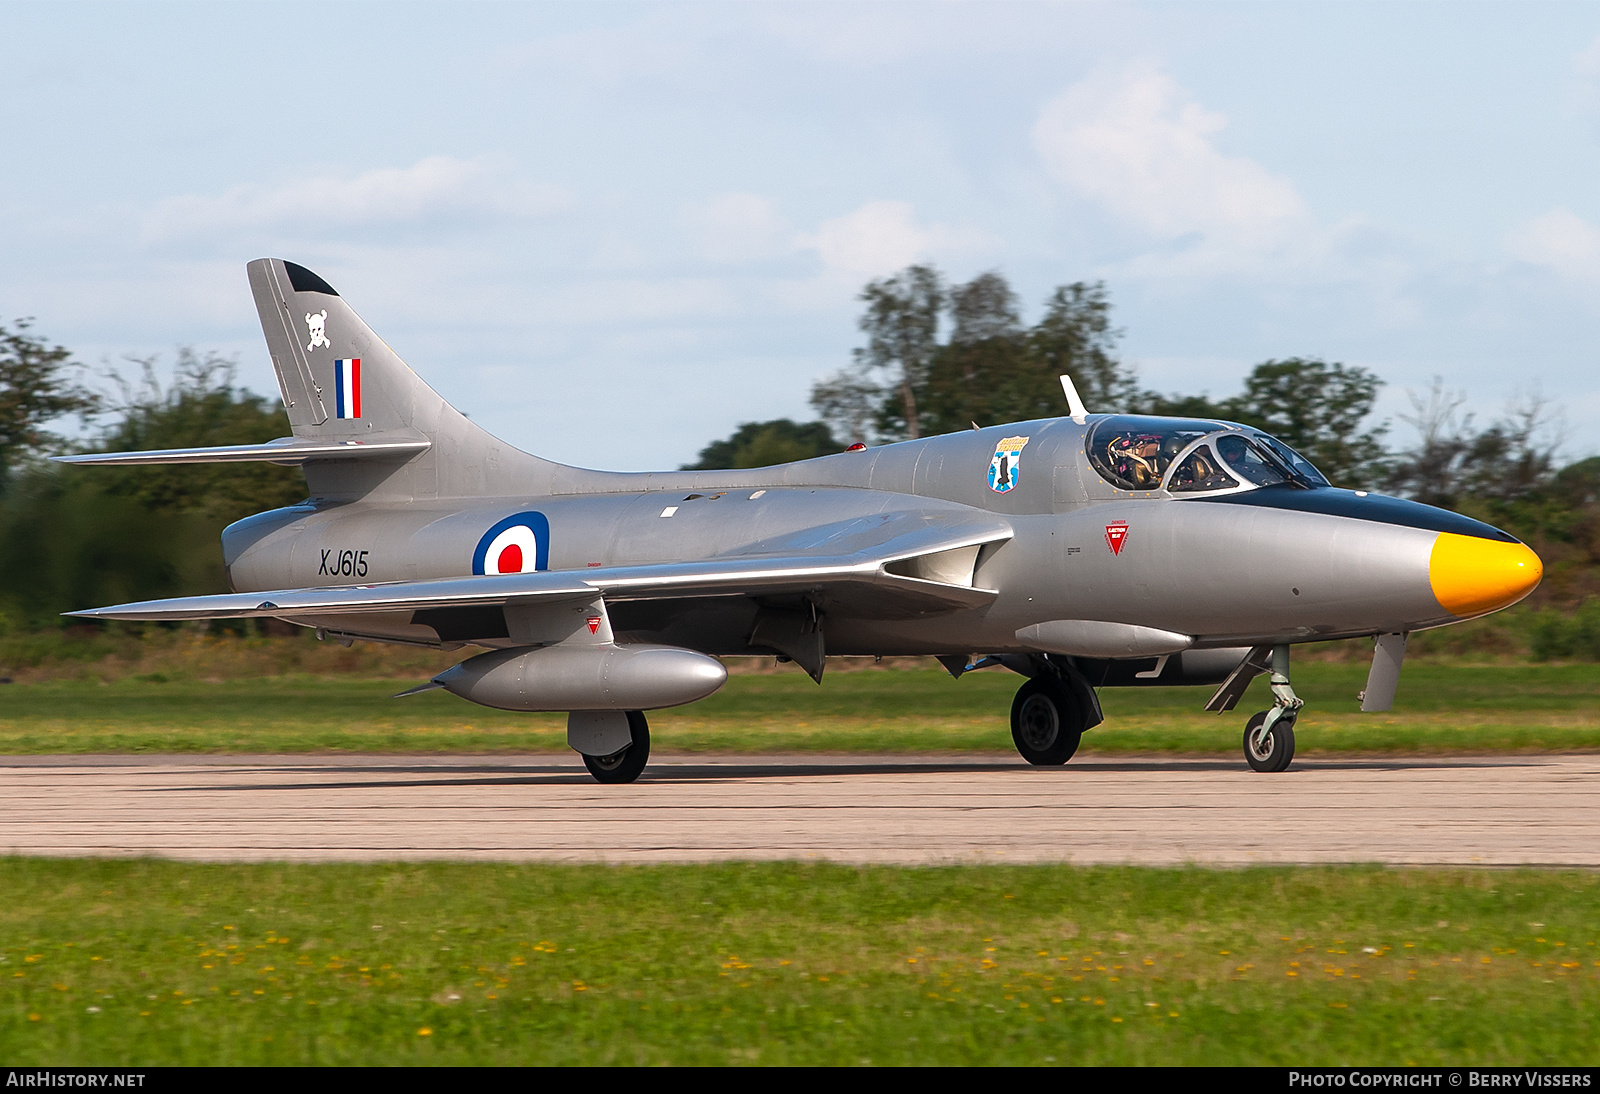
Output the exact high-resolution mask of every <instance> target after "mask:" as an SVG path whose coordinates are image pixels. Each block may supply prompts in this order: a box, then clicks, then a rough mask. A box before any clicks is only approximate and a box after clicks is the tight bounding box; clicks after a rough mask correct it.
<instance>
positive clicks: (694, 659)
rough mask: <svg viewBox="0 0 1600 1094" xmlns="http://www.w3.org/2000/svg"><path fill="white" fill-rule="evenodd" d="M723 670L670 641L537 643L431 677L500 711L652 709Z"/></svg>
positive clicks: (712, 682)
mask: <svg viewBox="0 0 1600 1094" xmlns="http://www.w3.org/2000/svg"><path fill="white" fill-rule="evenodd" d="M727 678H728V670H727V669H726V668H724V667H723V665H722V662H720V661H718V660H717V659H716V658H715V657H708V656H706V655H705V654H703V653H696V652H695V651H694V650H686V649H682V648H680V647H678V646H648V645H638V646H615V645H606V646H542V647H521V648H517V649H509V650H495V651H494V652H492V653H484V654H479V655H478V656H477V657H473V658H469V659H468V660H466V661H463V662H461V664H459V665H456V666H455V667H454V668H451V669H446V670H445V671H444V672H441V673H440V674H439V675H438V676H435V677H434V678H433V682H434V683H436V684H438V685H439V686H440V687H442V688H444V689H445V690H446V691H448V692H450V693H451V694H452V695H458V696H460V697H461V698H463V699H466V700H467V701H469V702H473V703H478V704H480V705H482V706H486V707H496V708H498V709H500V710H523V711H571V710H658V709H660V708H662V707H676V706H682V705H683V704H684V703H692V702H694V701H695V700H697V699H704V698H705V697H706V696H708V695H710V694H711V693H713V692H714V691H716V690H717V689H718V688H720V687H721V686H722V685H723V682H724V681H726V680H727Z"/></svg>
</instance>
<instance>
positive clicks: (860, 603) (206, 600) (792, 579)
mask: <svg viewBox="0 0 1600 1094" xmlns="http://www.w3.org/2000/svg"><path fill="white" fill-rule="evenodd" d="M1011 536H1012V529H1011V526H1010V524H1008V523H1007V522H1006V521H1004V520H1001V519H999V518H991V519H983V518H979V519H963V520H961V521H959V522H956V521H950V520H938V519H935V520H931V521H927V522H924V527H921V528H917V529H914V530H911V531H907V532H904V533H902V534H900V535H897V536H894V537H893V538H890V539H886V540H885V541H883V542H881V543H877V544H874V545H872V546H870V547H866V548H863V549H861V550H858V551H855V552H851V553H848V554H824V553H822V552H817V553H802V554H787V555H750V556H737V555H736V556H731V557H723V558H717V559H711V560H706V561H697V562H668V563H656V564H652V565H643V566H615V567H609V568H606V569H601V570H545V571H540V572H536V573H525V574H504V575H497V576H490V577H460V578H439V579H434V580H428V581H399V582H390V583H386V584H374V585H342V586H331V587H322V588H308V589H278V590H272V591H268V592H256V593H223V594H220V595H214V596H189V597H178V598H175V599H171V600H146V601H140V602H137V603H131V604H117V605H114V606H112V607H107V608H90V609H87V610H85V611H80V612H69V613H68V614H69V615H73V616H77V617H79V618H83V619H115V620H126V621H152V620H168V621H178V620H209V619H254V618H277V619H286V620H291V621H293V620H296V619H299V618H302V617H319V618H321V617H326V616H329V615H361V614H366V613H370V612H396V611H426V610H429V609H434V608H459V607H494V606H504V605H517V606H523V607H535V608H536V607H538V606H540V605H549V606H551V607H555V606H556V605H558V604H563V603H570V602H574V601H583V600H593V599H594V598H596V597H597V596H599V597H604V598H605V599H607V600H665V599H674V598H682V597H705V596H768V595H781V594H821V595H825V596H826V597H827V598H828V599H830V600H836V601H840V602H843V603H846V604H848V605H849V606H850V608H851V610H852V614H864V615H867V616H886V617H904V616H906V615H920V614H933V613H940V612H950V611H960V610H963V609H971V608H981V607H984V606H985V605H987V604H989V603H990V602H991V601H993V600H994V598H995V596H996V595H997V593H996V591H995V590H993V589H981V588H977V587H975V586H974V585H973V584H972V580H973V572H974V570H975V569H976V563H977V556H978V552H979V550H980V549H981V548H982V547H984V546H985V545H987V544H992V543H1000V542H1004V541H1005V540H1008V539H1010V538H1011Z"/></svg>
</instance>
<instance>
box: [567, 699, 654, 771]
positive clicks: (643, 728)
mask: <svg viewBox="0 0 1600 1094" xmlns="http://www.w3.org/2000/svg"><path fill="white" fill-rule="evenodd" d="M628 731H629V732H630V733H631V734H632V735H633V740H632V741H630V742H629V743H628V746H627V747H626V748H624V749H622V750H621V751H619V752H613V753H612V754H611V755H609V756H585V757H584V758H583V766H584V767H587V768H588V769H589V774H591V775H593V776H594V779H595V782H602V783H631V782H632V781H633V780H634V779H637V778H638V777H639V773H640V772H641V771H643V770H644V765H645V764H647V763H649V762H650V723H649V722H647V721H646V720H645V717H644V712H643V711H640V710H630V711H628Z"/></svg>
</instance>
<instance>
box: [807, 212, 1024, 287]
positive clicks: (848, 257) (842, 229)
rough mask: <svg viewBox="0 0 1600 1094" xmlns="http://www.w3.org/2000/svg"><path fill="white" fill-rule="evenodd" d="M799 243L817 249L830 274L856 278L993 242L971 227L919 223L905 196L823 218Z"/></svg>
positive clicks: (978, 247)
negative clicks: (831, 217) (901, 198)
mask: <svg viewBox="0 0 1600 1094" xmlns="http://www.w3.org/2000/svg"><path fill="white" fill-rule="evenodd" d="M800 242H801V245H802V246H804V247H806V248H808V249H814V250H815V251H816V252H817V255H818V257H820V258H821V259H822V264H823V266H825V267H826V268H827V270H828V271H829V272H830V273H832V274H835V275H838V276H842V277H847V278H857V279H859V278H862V277H878V276H881V275H883V274H887V273H892V272H894V271H895V270H899V269H901V268H903V267H905V266H908V265H910V264H911V263H913V262H917V261H921V260H928V259H933V258H947V257H949V256H952V255H959V254H963V253H969V252H973V251H982V250H985V249H988V248H990V247H992V246H993V245H994V240H993V239H992V238H991V237H990V236H988V235H987V234H985V233H983V232H980V231H977V230H976V229H970V228H950V227H947V226H945V225H942V224H919V223H917V219H916V212H915V210H914V209H913V208H912V207H911V203H910V202H906V201H869V202H868V203H867V204H865V205H863V206H861V207H860V208H858V209H856V210H855V211H854V212H850V213H846V214H845V215H844V216H842V217H836V218H834V219H832V220H825V221H823V222H822V223H821V225H819V226H818V229H817V233H816V235H814V236H805V237H802V238H801V241H800Z"/></svg>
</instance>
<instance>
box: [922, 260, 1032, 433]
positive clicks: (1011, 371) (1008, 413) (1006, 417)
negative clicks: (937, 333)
mask: <svg viewBox="0 0 1600 1094" xmlns="http://www.w3.org/2000/svg"><path fill="white" fill-rule="evenodd" d="M949 310H950V317H951V319H952V320H954V323H953V329H952V330H951V332H950V342H949V344H948V345H944V346H940V347H939V349H938V352H937V353H936V354H935V355H934V359H933V362H932V365H931V367H930V368H929V369H928V374H927V376H926V378H925V381H924V383H923V385H922V393H921V394H922V400H921V402H922V407H923V412H922V424H923V425H924V426H925V427H926V431H927V432H928V433H950V432H954V431H956V430H960V429H966V428H967V427H968V426H969V425H970V424H971V423H973V422H982V423H984V424H993V423H996V422H1007V421H1016V420H1020V419H1025V418H1034V417H1038V415H1037V414H1029V413H1027V412H1026V409H1031V408H1032V405H1033V402H1034V400H1033V399H1030V395H1033V394H1035V392H1034V391H1033V390H1032V389H1034V388H1036V387H1037V386H1038V385H1037V384H1036V383H1031V382H1030V381H1033V380H1035V379H1036V377H1034V376H1033V375H1031V373H1032V372H1033V371H1034V370H1032V369H1027V368H1025V366H1024V348H1025V345H1026V342H1025V337H1024V334H1023V329H1022V320H1021V318H1020V317H1019V316H1018V314H1017V297H1016V294H1015V293H1014V292H1012V291H1011V286H1010V285H1008V284H1007V283H1006V280H1005V278H1003V277H1001V276H1000V275H999V274H998V273H994V272H990V273H983V274H979V275H978V276H977V277H975V278H973V279H972V280H971V281H969V282H967V283H966V284H965V285H958V286H956V287H955V288H954V289H952V290H951V292H950V295H949ZM1051 383H1052V384H1053V385H1054V386H1055V392H1054V398H1053V400H1052V402H1053V407H1052V409H1051V410H1050V411H1048V413H1050V414H1051V415H1055V414H1059V413H1060V410H1061V387H1060V384H1059V382H1057V381H1055V380H1054V379H1053V378H1052V381H1051ZM1046 394H1047V395H1048V390H1047V392H1046ZM1024 408H1026V409H1024Z"/></svg>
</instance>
